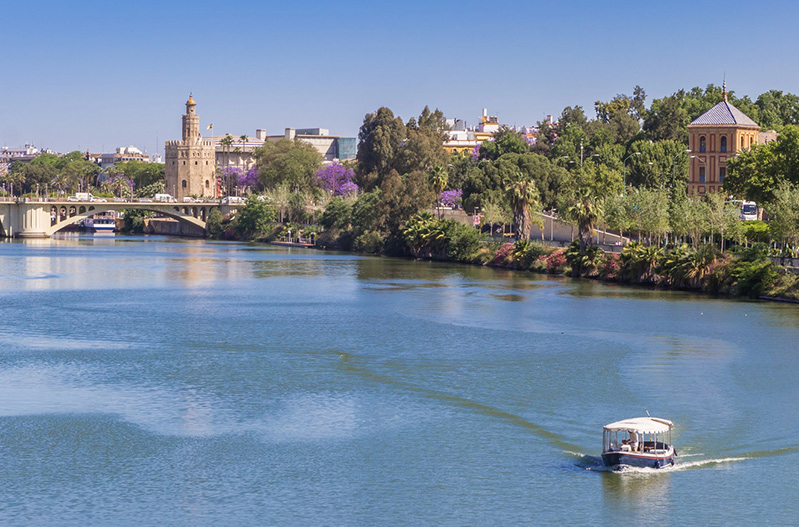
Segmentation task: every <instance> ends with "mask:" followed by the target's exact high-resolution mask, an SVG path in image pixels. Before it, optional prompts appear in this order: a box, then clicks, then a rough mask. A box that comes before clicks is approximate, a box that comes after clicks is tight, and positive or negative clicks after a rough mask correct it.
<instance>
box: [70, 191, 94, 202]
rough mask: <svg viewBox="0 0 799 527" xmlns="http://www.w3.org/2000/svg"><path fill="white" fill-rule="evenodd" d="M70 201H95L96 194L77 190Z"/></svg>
mask: <svg viewBox="0 0 799 527" xmlns="http://www.w3.org/2000/svg"><path fill="white" fill-rule="evenodd" d="M70 198H72V199H69V198H67V199H68V200H69V201H94V196H92V195H91V194H90V193H89V192H76V193H75V196H74V197H72V196H70Z"/></svg>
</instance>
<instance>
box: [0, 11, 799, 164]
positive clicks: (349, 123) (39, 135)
mask: <svg viewBox="0 0 799 527" xmlns="http://www.w3.org/2000/svg"><path fill="white" fill-rule="evenodd" d="M797 15H799V5H796V4H794V3H791V2H784V1H774V2H763V3H752V2H742V1H738V0H728V1H726V2H709V1H708V2H704V1H694V2H689V1H675V2H671V3H666V2H657V3H655V2H642V1H636V2H628V1H622V2H612V3H611V2H601V1H588V0H574V1H571V2H568V1H557V0H551V1H548V2H540V1H537V0H527V1H508V2H501V1H497V2H488V1H480V2H478V1H473V0H461V1H457V2H456V1H450V0H439V1H436V0H427V1H418V0H406V1H404V2H384V1H380V0H374V1H371V2H361V1H354V0H339V1H337V2H321V1H316V0H307V1H303V2H272V1H269V0H266V1H261V2H251V1H241V2H235V1H233V2H220V1H215V2H207V1H203V0H198V1H195V2H170V1H168V0H164V1H161V2H154V1H150V0H144V1H140V2H137V3H132V2H131V3H121V2H106V1H84V2H70V1H50V0H42V1H38V2H19V1H13V0H11V1H9V2H6V3H4V6H3V11H2V30H0V46H2V47H1V48H0V49H2V50H3V54H4V58H5V64H4V66H5V67H4V82H2V83H0V142H2V144H3V145H7V146H11V147H16V146H21V145H22V144H24V143H25V142H28V141H33V142H35V144H36V145H37V146H40V147H49V148H53V149H55V150H58V151H64V152H65V151H70V150H75V149H81V150H86V149H87V148H88V149H90V150H91V151H93V152H100V151H112V150H113V149H114V148H116V147H119V146H127V145H135V146H137V147H139V148H141V149H143V150H146V151H147V152H148V153H151V152H154V151H156V150H158V151H159V152H162V153H163V148H164V147H163V142H164V141H165V140H167V139H179V138H180V117H181V115H182V114H183V112H184V111H185V107H184V103H185V101H186V99H187V98H188V95H189V93H190V92H192V93H193V94H194V98H195V100H196V101H197V104H198V105H197V112H198V113H199V114H200V119H201V124H202V129H203V130H205V126H207V124H208V123H209V122H213V123H214V132H215V133H220V134H221V133H226V132H229V133H231V134H233V135H236V136H238V135H242V134H248V135H250V136H252V135H254V134H255V129H256V128H265V129H266V130H267V133H269V134H282V133H283V130H284V129H285V128H286V127H294V128H310V127H321V128H328V129H329V130H330V132H331V133H333V134H338V135H343V136H356V135H357V132H358V128H359V126H360V124H361V123H362V121H363V117H364V115H365V114H366V113H368V112H371V111H374V110H376V109H377V108H379V107H380V106H387V107H389V108H391V109H392V110H393V111H394V113H395V114H396V115H400V116H401V117H402V118H403V119H404V120H406V121H407V119H408V118H409V117H411V116H415V115H418V114H419V113H420V111H421V110H422V108H424V106H425V105H429V106H430V107H431V108H439V109H441V110H442V111H443V112H444V114H445V115H446V116H447V117H458V118H461V119H465V120H466V121H467V123H468V124H475V123H476V121H477V118H478V116H479V115H480V112H481V110H482V108H488V110H489V113H490V114H492V115H498V116H499V118H500V122H503V123H507V124H516V125H523V124H534V123H535V122H536V121H539V120H542V119H543V118H544V116H545V115H546V114H555V115H557V114H559V113H560V111H561V110H562V109H563V108H564V107H565V106H574V105H581V106H583V107H584V108H585V110H586V113H587V114H588V115H589V116H593V115H594V112H593V103H594V101H596V100H598V99H600V100H608V99H610V98H612V97H613V96H614V95H616V94H617V93H628V94H630V93H632V89H633V87H634V86H635V85H636V84H639V85H640V86H642V87H643V88H644V89H645V90H646V93H647V96H648V97H647V105H648V104H649V102H651V100H652V99H653V98H659V97H662V96H664V95H669V94H671V93H673V92H674V91H676V90H678V89H680V88H686V89H688V88H691V87H693V86H703V87H704V86H705V85H707V84H709V83H714V84H721V82H722V77H723V76H724V74H725V72H726V76H727V84H728V87H729V89H731V90H734V91H735V92H736V94H737V95H739V96H740V95H744V94H746V95H749V96H750V97H752V98H755V97H757V96H758V95H759V94H760V93H762V92H764V91H766V90H769V89H778V90H783V91H786V92H791V93H799V70H797V68H796V67H795V58H794V57H795V54H796V52H797V50H799V32H797V31H796V30H795V28H794V27H793V26H794V25H795V22H796V20H797V19H798V18H799V17H798V16H797ZM700 40H701V41H702V42H704V43H705V45H704V46H702V47H700V45H699V42H700Z"/></svg>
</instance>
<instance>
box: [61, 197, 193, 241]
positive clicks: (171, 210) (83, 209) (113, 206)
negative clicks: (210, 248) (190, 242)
mask: <svg viewBox="0 0 799 527" xmlns="http://www.w3.org/2000/svg"><path fill="white" fill-rule="evenodd" d="M53 208H55V207H52V208H51V209H50V210H51V225H50V227H49V229H47V230H46V231H45V234H46V235H47V236H52V235H53V234H55V233H56V232H58V231H60V230H61V229H63V228H64V227H66V226H67V225H72V224H73V223H77V222H79V221H80V220H82V219H85V218H88V217H89V216H92V215H94V214H100V213H103V212H109V211H117V210H149V211H151V212H156V213H158V214H163V215H164V216H167V217H170V218H173V219H175V220H178V221H179V222H182V223H186V224H189V225H194V226H195V227H199V228H201V229H203V230H205V225H206V221H205V220H206V219H207V217H208V210H207V208H208V207H193V212H195V213H196V214H197V215H198V216H201V217H195V216H193V215H191V213H189V212H188V211H186V212H184V211H182V210H181V207H179V206H177V205H175V206H170V207H168V208H167V207H165V206H164V205H160V206H159V205H147V204H144V203H124V204H122V203H107V204H106V203H97V204H96V205H89V206H80V207H78V209H77V210H76V209H75V207H74V206H72V207H69V206H60V207H58V208H57V209H56V210H57V211H58V214H57V215H56V220H55V223H53V221H52V210H53ZM184 209H188V207H184ZM62 211H64V212H65V213H66V214H65V216H66V217H64V216H63V215H62Z"/></svg>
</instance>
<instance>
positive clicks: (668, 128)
mask: <svg viewBox="0 0 799 527" xmlns="http://www.w3.org/2000/svg"><path fill="white" fill-rule="evenodd" d="M684 101H685V90H679V91H677V92H675V93H673V94H671V95H669V96H667V97H663V98H662V99H655V100H653V101H652V106H651V107H650V108H649V110H647V112H646V114H645V117H644V131H645V132H646V135H647V136H648V137H649V138H650V139H652V140H654V141H664V140H671V141H675V142H678V143H681V144H688V123H690V121H689V119H688V112H687V110H686V109H685V105H684Z"/></svg>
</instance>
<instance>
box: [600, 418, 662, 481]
mask: <svg viewBox="0 0 799 527" xmlns="http://www.w3.org/2000/svg"><path fill="white" fill-rule="evenodd" d="M647 413H648V412H647ZM673 428H674V423H672V422H671V421H669V420H668V419H659V418H657V417H649V416H647V417H635V418H632V419H625V420H623V421H617V422H615V423H610V424H609V425H605V426H604V428H603V431H602V461H603V462H604V463H605V466H608V467H615V466H618V465H627V466H632V467H649V468H662V467H665V466H666V465H673V464H674V457H675V456H676V455H677V452H676V451H675V450H674V447H673V446H672V444H671V430H672V429H673Z"/></svg>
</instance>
